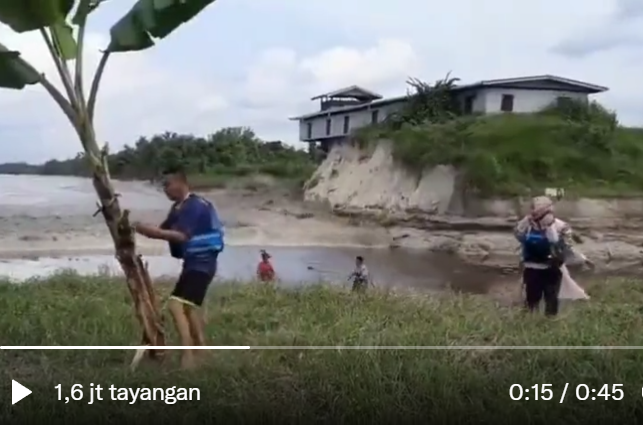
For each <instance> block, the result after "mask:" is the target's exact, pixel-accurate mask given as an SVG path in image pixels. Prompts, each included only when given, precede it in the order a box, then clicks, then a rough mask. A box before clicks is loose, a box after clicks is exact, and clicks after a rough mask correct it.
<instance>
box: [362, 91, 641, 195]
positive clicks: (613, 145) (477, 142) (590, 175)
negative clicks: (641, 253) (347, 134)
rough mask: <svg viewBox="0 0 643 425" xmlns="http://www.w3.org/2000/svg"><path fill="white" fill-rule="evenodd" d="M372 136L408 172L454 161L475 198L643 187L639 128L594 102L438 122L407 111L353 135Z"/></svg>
mask: <svg viewBox="0 0 643 425" xmlns="http://www.w3.org/2000/svg"><path fill="white" fill-rule="evenodd" d="M414 96H417V99H422V98H424V99H426V98H427V95H426V94H425V93H424V94H422V95H420V94H419V92H418V93H416V94H415V95H412V96H411V97H414ZM414 110H415V111H418V110H420V111H421V110H422V109H421V108H418V107H414ZM407 112H408V110H407V109H405V110H404V111H403V112H402V113H401V114H400V116H405V114H406V113H407ZM379 139H389V140H391V141H393V142H394V143H393V155H394V156H395V158H396V159H397V160H399V161H400V162H401V163H402V164H404V165H405V166H408V167H410V168H412V169H414V170H418V171H421V170H423V169H424V168H426V167H430V166H434V165H438V164H451V165H454V166H457V167H458V168H459V169H460V170H461V171H462V172H463V175H464V176H465V181H466V183H467V186H468V188H469V189H470V190H471V191H473V192H476V193H478V194H480V195H481V196H512V195H526V194H532V193H536V192H541V191H542V189H543V188H545V187H564V188H565V189H566V193H570V194H578V195H591V196H627V195H630V194H637V193H640V192H641V191H642V188H643V167H641V166H640V164H641V163H642V160H643V129H638V128H625V127H620V126H619V125H618V121H617V118H616V115H615V114H614V113H612V112H610V111H608V110H606V109H605V108H604V107H602V106H601V105H600V104H598V103H596V102H590V103H584V102H575V101H572V100H570V101H568V102H563V103H561V104H559V105H555V106H551V107H548V108H545V109H544V110H542V111H541V112H539V113H536V114H496V115H487V116H458V115H456V114H453V115H452V118H451V119H448V120H438V121H436V120H433V119H431V117H430V116H425V119H422V117H420V116H417V115H415V116H414V117H413V119H412V120H411V119H409V120H407V121H406V122H401V123H400V122H398V121H396V123H395V126H392V125H390V124H388V123H384V124H382V125H379V126H375V127H370V128H366V129H364V130H363V131H361V132H360V134H359V135H358V140H361V141H365V140H371V141H373V140H379Z"/></svg>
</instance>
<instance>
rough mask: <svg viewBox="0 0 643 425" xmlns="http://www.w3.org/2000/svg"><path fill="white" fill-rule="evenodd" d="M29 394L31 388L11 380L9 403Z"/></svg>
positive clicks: (14, 402)
mask: <svg viewBox="0 0 643 425" xmlns="http://www.w3.org/2000/svg"><path fill="white" fill-rule="evenodd" d="M29 394H31V390H30V389H29V388H27V387H25V386H24V385H22V384H21V383H19V382H17V381H14V380H13V379H12V380H11V404H12V405H14V404H16V403H17V402H19V401H20V400H22V399H23V398H25V397H27V396H28V395H29Z"/></svg>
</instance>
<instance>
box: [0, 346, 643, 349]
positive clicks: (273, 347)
mask: <svg viewBox="0 0 643 425" xmlns="http://www.w3.org/2000/svg"><path fill="white" fill-rule="evenodd" d="M0 349H2V350H155V349H156V350H184V349H192V350H643V346H642V345H594V346H590V345H569V346H560V345H496V346H494V345H434V346H396V345H391V346H378V345H373V346H357V345H337V346H335V345H311V346H279V345H277V346H250V345H213V346H206V347H204V346H197V347H186V346H182V345H166V346H158V347H157V346H148V345H140V346H134V345H131V346H130V345H114V346H109V345H105V346H102V345H99V346H90V345H88V346H84V345H69V346H66V345H25V346H20V345H13V346H8V345H7V346H0Z"/></svg>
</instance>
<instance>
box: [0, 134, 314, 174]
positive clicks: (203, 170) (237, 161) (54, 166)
mask: <svg viewBox="0 0 643 425" xmlns="http://www.w3.org/2000/svg"><path fill="white" fill-rule="evenodd" d="M107 162H108V164H109V169H110V173H111V175H112V177H114V178H118V179H137V180H138V179H141V180H142V179H145V180H154V179H156V178H158V177H159V176H160V175H161V174H162V173H163V171H164V170H166V169H169V168H176V167H180V168H181V169H183V170H184V171H185V172H186V173H188V174H192V175H230V176H242V175H248V174H268V175H272V176H275V177H280V178H305V177H307V176H309V175H310V173H311V172H312V170H313V169H314V167H315V166H316V163H315V161H314V159H313V158H312V157H311V155H310V154H309V153H308V152H307V151H305V150H298V149H295V148H293V147H291V146H289V145H286V144H284V143H282V142H280V141H275V142H270V141H264V140H261V139H260V138H258V137H257V135H256V134H255V133H254V132H253V131H252V130H251V129H249V128H242V127H230V128H223V129H221V130H219V131H217V132H215V133H213V134H210V135H207V136H205V137H200V136H195V135H192V134H177V133H172V132H165V133H163V134H156V135H154V136H152V137H149V138H148V137H140V138H139V139H138V140H137V141H136V143H134V145H133V146H130V145H125V147H124V148H123V149H121V150H119V151H118V152H115V153H111V154H109V155H108V157H107ZM0 174H38V175H57V176H90V175H91V169H90V167H88V166H87V163H86V160H85V156H84V153H79V154H78V155H76V157H74V158H70V159H66V160H62V161H61V160H55V159H52V160H49V161H47V162H45V163H43V164H28V163H4V164H0Z"/></svg>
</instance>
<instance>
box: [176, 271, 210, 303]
mask: <svg viewBox="0 0 643 425" xmlns="http://www.w3.org/2000/svg"><path fill="white" fill-rule="evenodd" d="M212 279H214V273H206V272H202V271H198V270H183V271H182V272H181V276H179V280H178V281H177V282H176V285H175V286H174V291H172V295H171V297H170V298H174V299H176V300H178V301H181V302H183V303H185V304H188V305H193V306H196V307H201V305H202V304H203V300H204V299H205V294H206V293H207V292H208V287H209V286H210V283H211V282H212Z"/></svg>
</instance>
